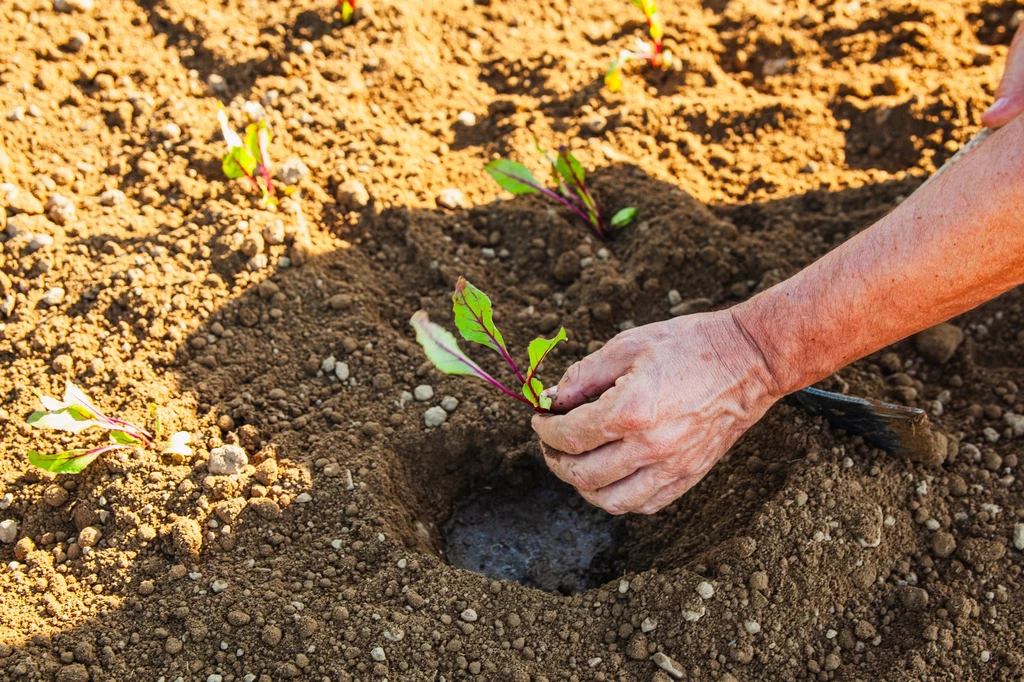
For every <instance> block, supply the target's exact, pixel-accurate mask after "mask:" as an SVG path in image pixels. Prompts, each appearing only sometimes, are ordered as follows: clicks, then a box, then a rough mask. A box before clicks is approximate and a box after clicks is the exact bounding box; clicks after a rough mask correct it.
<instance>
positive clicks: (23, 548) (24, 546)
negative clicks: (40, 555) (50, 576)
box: [14, 535, 36, 562]
mask: <svg viewBox="0 0 1024 682" xmlns="http://www.w3.org/2000/svg"><path fill="white" fill-rule="evenodd" d="M34 551H36V543H34V542H33V541H32V538H30V537H28V536H27V535H26V536H25V537H23V538H22V539H20V540H18V542H16V543H15V545H14V558H15V559H17V560H18V561H22V562H23V561H25V560H26V559H28V555H29V553H30V552H34Z"/></svg>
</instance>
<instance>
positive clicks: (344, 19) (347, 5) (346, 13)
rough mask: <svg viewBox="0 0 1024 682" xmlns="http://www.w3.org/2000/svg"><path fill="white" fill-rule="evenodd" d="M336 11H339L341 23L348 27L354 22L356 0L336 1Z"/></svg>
mask: <svg viewBox="0 0 1024 682" xmlns="http://www.w3.org/2000/svg"><path fill="white" fill-rule="evenodd" d="M338 9H339V10H340V11H341V23H343V24H345V25H346V26H348V25H349V24H351V23H352V22H353V21H355V15H356V0H338Z"/></svg>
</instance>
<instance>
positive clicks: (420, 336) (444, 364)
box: [409, 277, 567, 412]
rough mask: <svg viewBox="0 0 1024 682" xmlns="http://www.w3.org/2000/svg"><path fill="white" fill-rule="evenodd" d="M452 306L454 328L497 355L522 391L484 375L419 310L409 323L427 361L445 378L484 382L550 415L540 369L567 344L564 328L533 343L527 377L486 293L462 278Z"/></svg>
mask: <svg viewBox="0 0 1024 682" xmlns="http://www.w3.org/2000/svg"><path fill="white" fill-rule="evenodd" d="M452 304H453V305H452V310H453V312H454V313H455V326H456V327H458V329H459V333H460V334H461V335H462V338H464V339H466V340H467V341H472V342H473V343H479V344H480V345H482V346H487V347H488V348H490V349H491V350H493V351H496V352H497V353H498V355H500V356H501V358H502V359H503V360H504V361H505V362H506V363H507V364H508V366H509V368H510V369H511V370H512V372H513V374H515V377H516V382H517V383H518V384H519V386H520V391H519V392H518V393H517V392H516V391H513V390H511V389H509V388H507V387H506V386H505V385H504V384H502V383H501V382H500V381H498V380H497V379H495V378H494V377H492V376H491V375H490V374H488V373H487V372H485V371H484V370H483V369H482V368H481V367H480V365H478V364H476V363H475V362H473V361H472V360H471V359H470V358H469V356H468V355H466V354H465V353H464V352H463V351H462V349H461V348H459V343H458V341H457V340H456V339H455V336H454V335H452V333H451V332H449V331H448V330H446V329H445V328H444V327H442V326H440V325H438V324H435V323H433V322H431V321H430V318H429V317H428V316H427V313H426V311H424V310H420V311H419V312H417V313H416V314H415V315H413V316H412V319H411V320H410V321H409V323H410V324H411V325H412V327H413V329H415V330H416V341H418V342H419V344H420V345H421V346H423V350H424V351H425V352H426V354H427V358H428V359H429V360H430V361H431V362H432V363H434V367H436V368H437V369H439V370H440V371H442V372H444V373H445V374H453V375H464V376H475V377H477V378H479V379H483V380H484V381H486V382H487V383H489V384H490V385H492V386H494V387H495V388H496V389H498V390H499V391H501V392H502V393H504V394H505V395H507V396H510V397H512V398H515V399H516V400H518V401H519V402H522V403H525V404H527V405H529V406H531V407H532V408H533V409H534V411H535V412H549V411H550V410H551V398H549V397H547V396H545V395H544V384H542V383H541V381H540V379H538V378H537V368H538V367H540V363H541V362H543V361H544V358H546V357H547V355H548V353H550V352H551V350H552V349H553V348H554V347H555V346H557V345H558V344H559V342H561V341H565V340H566V338H567V336H566V334H565V328H564V327H563V328H561V329H559V330H558V333H557V334H555V336H554V337H553V338H551V339H545V338H537V339H534V340H533V341H531V342H530V346H529V349H528V354H529V358H530V364H529V367H528V369H527V370H526V372H525V373H524V372H522V371H521V370H520V369H519V366H518V365H517V364H516V362H515V360H513V359H512V355H511V354H510V353H509V351H508V347H507V346H506V345H505V339H503V338H502V336H501V332H500V331H498V328H497V327H496V326H495V325H494V312H493V310H492V308H491V299H489V298H487V295H486V294H484V292H482V291H480V290H479V289H477V288H476V287H475V286H473V285H472V284H470V283H469V282H468V281H466V279H465V278H464V277H460V278H459V281H458V282H457V283H456V284H455V293H454V294H453V295H452Z"/></svg>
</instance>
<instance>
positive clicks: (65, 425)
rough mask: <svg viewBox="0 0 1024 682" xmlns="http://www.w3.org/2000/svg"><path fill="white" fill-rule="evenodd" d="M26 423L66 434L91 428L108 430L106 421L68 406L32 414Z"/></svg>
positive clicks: (76, 407)
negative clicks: (65, 432)
mask: <svg viewBox="0 0 1024 682" xmlns="http://www.w3.org/2000/svg"><path fill="white" fill-rule="evenodd" d="M26 422H27V423H28V425H29V426H31V427H33V428H36V429H45V430H52V431H67V432H68V433H78V432H79V431H83V430H85V429H88V428H91V427H93V426H96V427H99V428H101V429H109V428H110V423H109V422H108V421H104V420H103V419H94V418H93V415H92V414H90V413H89V412H88V411H87V410H85V409H83V408H81V407H79V406H78V405H69V406H68V407H64V408H61V409H59V410H54V411H52V412H33V413H32V414H30V415H29V417H28V419H27V420H26Z"/></svg>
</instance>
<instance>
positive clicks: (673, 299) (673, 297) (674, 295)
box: [668, 289, 683, 307]
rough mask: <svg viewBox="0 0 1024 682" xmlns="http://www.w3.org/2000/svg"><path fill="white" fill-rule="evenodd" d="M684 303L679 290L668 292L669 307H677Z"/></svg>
mask: <svg viewBox="0 0 1024 682" xmlns="http://www.w3.org/2000/svg"><path fill="white" fill-rule="evenodd" d="M682 302H683V297H682V295H681V294H680V293H679V291H678V290H677V289H672V290H671V291H669V292H668V305H669V307H672V306H677V305H679V304H680V303H682Z"/></svg>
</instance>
